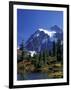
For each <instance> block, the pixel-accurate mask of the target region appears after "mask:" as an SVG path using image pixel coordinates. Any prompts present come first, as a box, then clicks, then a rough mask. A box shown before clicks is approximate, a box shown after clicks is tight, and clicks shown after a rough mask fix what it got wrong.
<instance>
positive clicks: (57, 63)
mask: <svg viewBox="0 0 71 90" xmlns="http://www.w3.org/2000/svg"><path fill="white" fill-rule="evenodd" d="M46 46H47V45H46ZM19 50H20V51H21V54H20V60H19V62H18V63H17V68H18V73H19V72H21V73H23V72H38V71H39V72H47V73H48V76H49V77H50V78H62V77H63V46H62V45H61V41H60V40H58V41H57V43H55V42H53V48H52V51H51V50H49V51H48V49H47V47H46V49H45V50H44V51H43V52H40V53H37V54H34V55H33V57H31V55H30V53H28V51H27V50H25V47H24V42H23V41H22V43H21V45H20V49H19Z"/></svg>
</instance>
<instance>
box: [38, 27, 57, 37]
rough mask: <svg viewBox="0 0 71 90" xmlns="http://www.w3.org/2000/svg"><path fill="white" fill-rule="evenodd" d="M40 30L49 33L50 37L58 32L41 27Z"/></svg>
mask: <svg viewBox="0 0 71 90" xmlns="http://www.w3.org/2000/svg"><path fill="white" fill-rule="evenodd" d="M39 31H43V32H44V33H45V34H47V35H49V36H50V38H51V37H53V36H54V34H55V33H56V32H55V31H49V30H45V29H43V28H39Z"/></svg>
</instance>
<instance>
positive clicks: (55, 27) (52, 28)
mask: <svg viewBox="0 0 71 90" xmlns="http://www.w3.org/2000/svg"><path fill="white" fill-rule="evenodd" d="M50 29H51V30H52V31H56V32H62V29H61V28H60V27H58V26H57V25H54V26H52V27H51V28H50Z"/></svg>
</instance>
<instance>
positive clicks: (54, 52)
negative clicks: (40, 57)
mask: <svg viewBox="0 0 71 90" xmlns="http://www.w3.org/2000/svg"><path fill="white" fill-rule="evenodd" d="M52 51H53V56H55V54H56V44H55V41H53V48H52Z"/></svg>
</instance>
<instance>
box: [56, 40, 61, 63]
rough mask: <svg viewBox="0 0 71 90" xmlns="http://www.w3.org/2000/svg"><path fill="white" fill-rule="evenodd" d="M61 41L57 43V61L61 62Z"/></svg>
mask: <svg viewBox="0 0 71 90" xmlns="http://www.w3.org/2000/svg"><path fill="white" fill-rule="evenodd" d="M61 54H62V53H61V41H60V40H58V41H57V61H61V56H62V55H61Z"/></svg>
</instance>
